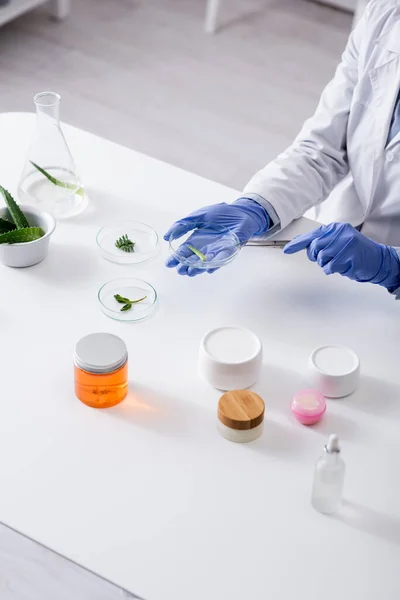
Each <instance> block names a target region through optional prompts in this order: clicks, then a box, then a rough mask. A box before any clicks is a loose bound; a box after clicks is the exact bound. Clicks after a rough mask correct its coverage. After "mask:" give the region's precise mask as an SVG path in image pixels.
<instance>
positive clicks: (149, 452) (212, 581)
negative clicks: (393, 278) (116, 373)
mask: <svg viewBox="0 0 400 600" xmlns="http://www.w3.org/2000/svg"><path fill="white" fill-rule="evenodd" d="M33 124H34V117H33V116H32V115H23V114H20V115H17V114H12V115H1V116H0V139H1V145H0V183H1V184H2V185H4V186H5V187H8V188H9V189H10V191H12V192H15V191H16V187H17V183H18V178H19V172H20V169H21V168H22V163H23V160H24V154H25V151H26V148H27V145H28V144H29V140H30V136H31V133H32V128H33ZM64 131H65V134H66V137H67V139H68V141H69V143H70V147H71V150H72V152H73V154H74V156H75V159H76V162H77V164H78V166H79V169H80V172H81V175H82V179H83V181H84V183H85V185H86V188H87V190H88V193H89V195H90V199H91V204H90V207H89V208H88V210H87V211H86V212H85V213H84V214H82V215H81V216H80V217H79V218H76V219H74V220H71V221H68V222H63V223H59V225H58V227H57V230H56V233H55V235H54V238H53V240H52V245H51V251H50V255H49V257H48V259H47V260H46V261H45V262H43V263H42V264H40V265H38V266H36V267H33V268H30V269H26V270H12V269H7V268H6V267H2V268H1V293H0V331H1V337H0V343H1V346H0V348H1V350H0V357H1V382H2V386H1V398H0V490H1V492H0V521H2V522H4V523H6V524H8V525H10V526H11V527H14V528H15V529H17V530H19V531H21V532H23V533H24V534H26V535H28V536H30V537H32V538H34V539H36V540H38V541H40V542H41V543H43V544H45V545H47V546H49V547H50V548H52V549H54V550H56V551H57V552H59V553H61V554H63V555H65V556H67V557H69V558H71V559H73V560H74V561H76V562H78V563H80V564H82V565H84V566H86V567H87V568H89V569H91V570H93V571H94V572H96V573H99V574H101V575H102V576H103V577H105V578H107V579H109V580H111V581H114V582H115V583H117V584H119V585H121V586H123V587H125V588H126V589H129V590H131V591H132V592H135V593H136V594H138V595H140V596H142V597H144V598H145V599H146V600H205V599H207V600H223V599H224V600H225V599H228V598H229V600H243V599H246V600H247V599H248V600H265V599H266V598H271V599H273V600H289V599H292V598H296V599H298V600H321V599H324V600H337V598H343V599H345V600H347V599H350V598H351V599H352V600H377V598H379V599H382V600H398V598H399V597H400V575H399V565H400V458H399V456H400V367H399V365H400V360H399V356H400V355H399V344H400V302H396V301H395V300H394V299H393V298H391V297H390V296H389V294H387V293H386V292H385V291H384V290H382V289H380V288H378V287H374V286H369V285H364V286H363V285H360V284H355V283H352V282H351V281H349V280H347V279H345V278H340V277H339V276H332V277H325V276H324V274H323V273H322V271H320V270H319V269H318V267H316V266H315V265H314V264H311V263H309V262H308V261H307V259H306V257H305V255H298V256H292V257H288V256H285V255H284V254H283V253H282V252H281V251H279V250H273V249H267V248H254V247H252V248H245V249H244V250H242V252H241V253H240V255H239V257H238V258H237V259H236V261H235V262H233V263H232V264H231V265H229V266H228V267H226V268H224V269H223V270H221V271H219V272H217V273H216V274H214V275H212V276H208V275H203V276H201V277H198V278H196V279H189V278H186V277H180V276H178V275H177V274H176V273H175V272H174V271H171V270H167V269H166V268H164V266H163V263H164V259H165V257H166V256H167V247H166V244H165V243H163V244H162V252H161V255H160V256H159V257H158V258H157V259H156V260H154V261H153V262H151V263H148V264H145V265H143V266H141V267H135V268H133V267H132V268H131V267H122V266H118V265H113V264H111V263H107V262H105V261H104V260H103V259H102V258H101V257H100V256H99V253H98V250H97V247H96V242H95V237H96V233H97V231H98V229H99V228H100V227H101V226H103V225H105V224H106V223H109V222H112V221H115V220H119V221H124V220H125V219H135V220H140V221H144V222H147V223H150V224H152V225H153V226H154V227H155V228H156V229H157V231H158V232H159V233H160V234H162V232H163V231H164V230H165V229H166V228H167V227H168V226H169V225H170V223H171V222H172V221H173V220H175V219H176V218H178V217H180V216H183V215H185V214H186V213H188V212H189V211H191V210H192V209H194V208H196V207H199V206H202V205H205V204H211V203H215V202H221V201H231V200H233V199H234V198H235V197H236V196H237V192H235V191H234V190H230V189H228V188H226V187H223V186H221V185H218V184H216V183H213V182H211V181H207V180H205V179H202V178H200V177H197V176H195V175H192V174H190V173H186V172H184V171H181V170H179V169H176V168H174V167H172V166H169V165H167V164H164V163H160V162H158V161H156V160H153V159H151V158H148V157H146V156H143V155H141V154H138V153H136V152H133V151H131V150H128V149H126V148H122V147H120V146H118V145H115V144H112V143H110V142H108V141H105V140H103V139H100V138H98V137H95V136H93V135H91V134H88V133H85V132H83V131H79V130H77V129H74V128H72V127H67V126H65V128H64ZM132 135H133V136H134V132H133V133H132ZM188 151H190V149H188ZM125 275H126V276H129V275H134V276H137V277H140V278H143V279H145V280H148V281H149V282H150V283H152V284H153V285H154V286H155V287H156V289H157V291H158V292H159V297H160V306H159V310H158V312H157V313H156V314H155V315H154V317H153V318H151V319H150V320H148V321H145V322H142V323H139V324H135V325H127V324H121V323H117V322H113V321H111V320H109V319H107V318H106V317H105V316H104V315H103V314H102V313H101V311H100V309H99V305H98V302H97V291H98V288H99V287H100V286H101V285H102V284H103V283H104V282H106V281H108V280H110V279H113V278H117V277H121V276H125ZM223 324H234V325H242V326H246V327H249V328H250V329H252V330H253V331H254V332H255V333H257V334H258V335H259V336H260V338H261V339H262V342H263V344H264V367H263V372H262V377H261V379H260V381H259V383H258V384H257V385H256V386H255V388H254V389H255V390H256V391H257V392H258V393H259V394H260V395H261V396H262V397H263V398H264V399H265V402H266V423H265V425H266V426H265V433H264V436H263V437H262V438H260V439H259V440H257V441H256V442H253V443H251V444H248V445H235V444H233V443H230V442H228V441H227V440H225V439H223V438H222V437H221V436H220V435H219V433H218V432H217V429H216V406H217V400H218V398H219V395H220V394H219V392H218V391H216V390H213V389H211V388H210V387H208V386H207V385H206V384H205V383H204V382H202V381H201V380H200V379H199V378H198V376H197V369H196V359H197V350H198V345H199V342H200V339H201V337H202V336H203V334H204V333H205V332H206V331H207V330H209V329H210V328H213V327H216V326H220V325H223ZM96 331H107V332H112V333H115V334H117V335H119V336H121V337H123V339H124V340H125V341H126V343H127V345H128V348H129V353H130V394H129V397H128V398H127V400H126V401H125V402H124V403H123V404H121V405H120V406H118V407H116V408H114V409H109V410H103V411H101V410H98V411H96V410H93V409H90V408H87V407H86V406H84V405H83V404H81V403H80V402H79V401H78V400H77V399H76V398H75V396H74V391H73V371H72V351H73V347H74V344H75V343H76V341H77V340H78V339H79V338H80V337H82V336H84V335H86V334H87V333H91V332H96ZM327 343H340V344H345V345H348V346H349V347H350V348H352V349H353V350H354V351H355V352H357V354H358V355H359V357H360V360H361V368H362V380H361V385H360V388H359V390H358V391H357V392H356V394H355V395H354V396H352V397H349V398H347V399H344V400H336V401H334V400H332V401H329V403H328V410H327V413H326V415H325V417H324V419H323V421H322V422H321V423H320V424H319V425H318V426H316V427H313V428H306V427H303V426H302V425H300V424H299V423H298V422H297V421H295V420H294V419H293V417H292V416H291V414H290V411H289V405H290V401H291V397H292V395H293V393H294V392H295V391H296V390H298V389H300V388H302V387H304V386H306V385H307V361H308V357H309V355H310V353H311V351H312V350H313V348H315V347H316V346H318V345H322V344H327ZM333 432H334V433H337V434H338V435H339V436H340V437H341V439H342V445H343V458H344V460H345V462H346V465H347V474H346V482H345V503H344V506H343V509H342V511H341V512H340V513H339V514H338V515H337V516H336V517H324V516H322V515H320V514H318V513H316V512H315V511H314V510H313V509H312V507H311V505H310V492H311V484H312V478H313V468H314V463H315V461H316V459H317V458H318V456H319V454H320V452H321V450H322V448H323V445H324V443H325V441H326V438H327V436H328V434H330V433H333Z"/></svg>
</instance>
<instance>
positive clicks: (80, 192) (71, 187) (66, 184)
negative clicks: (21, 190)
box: [30, 160, 84, 196]
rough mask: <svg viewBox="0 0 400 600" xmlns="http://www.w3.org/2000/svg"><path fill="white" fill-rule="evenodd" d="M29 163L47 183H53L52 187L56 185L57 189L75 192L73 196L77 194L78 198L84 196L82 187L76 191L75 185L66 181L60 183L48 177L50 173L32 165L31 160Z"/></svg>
mask: <svg viewBox="0 0 400 600" xmlns="http://www.w3.org/2000/svg"><path fill="white" fill-rule="evenodd" d="M30 162H31V165H33V166H34V167H35V169H37V170H38V171H39V173H41V174H42V175H44V176H45V177H47V179H48V180H49V181H51V183H54V185H58V187H62V188H66V189H67V190H75V194H78V195H79V196H83V195H84V190H83V188H82V187H81V188H79V189H78V190H77V189H75V188H76V185H74V184H73V183H69V182H68V181H61V179H57V178H56V177H53V175H50V173H49V172H48V171H46V170H45V169H42V167H39V165H37V164H36V163H34V162H33V161H32V160H31V161H30Z"/></svg>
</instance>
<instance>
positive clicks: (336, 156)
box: [165, 0, 400, 297]
mask: <svg viewBox="0 0 400 600" xmlns="http://www.w3.org/2000/svg"><path fill="white" fill-rule="evenodd" d="M307 211H308V212H307ZM305 213H307V216H310V217H311V218H313V219H315V220H317V221H319V222H321V223H324V225H321V227H320V228H318V229H316V230H314V231H312V232H311V233H309V234H305V235H302V236H298V237H297V238H295V239H294V240H293V241H292V242H290V243H289V244H288V245H287V246H286V248H285V252H286V253H287V254H291V253H294V252H298V251H299V250H306V251H307V254H308V257H309V258H310V260H312V261H314V262H316V263H317V264H318V265H319V266H320V267H321V268H323V269H324V271H325V273H326V274H331V273H340V274H342V275H345V276H347V277H349V278H351V279H353V280H356V281H360V282H369V283H376V284H379V285H382V286H384V287H386V288H387V289H388V290H389V291H390V292H391V293H394V294H395V295H396V297H399V296H400V259H399V255H400V3H399V4H398V3H397V1H396V0H371V2H370V3H369V5H368V6H367V9H366V11H365V13H364V16H363V18H362V19H361V20H360V22H359V24H358V25H357V27H356V28H355V30H354V31H353V32H352V34H351V35H350V38H349V41H348V44H347V47H346V50H345V52H344V54H343V56H342V61H341V63H340V65H339V66H338V68H337V70H336V73H335V76H334V78H333V80H332V81H331V82H330V83H329V84H328V86H327V87H326V89H325V90H324V92H323V94H322V96H321V99H320V102H319V105H318V107H317V110H316V112H315V114H314V116H313V117H312V118H311V119H309V120H308V121H307V122H306V123H305V125H304V126H303V129H302V131H301V132H300V134H299V135H298V137H297V138H296V139H295V141H294V142H293V144H292V145H291V146H290V147H289V148H288V149H287V150H286V151H285V152H284V153H283V154H281V155H280V156H278V157H277V158H276V160H274V161H273V162H271V163H270V164H268V165H267V166H266V167H265V168H264V169H262V170H261V171H259V172H258V173H257V174H256V175H255V176H254V177H253V178H252V179H251V181H250V182H249V183H248V185H247V186H246V188H245V190H244V192H243V194H242V197H241V198H239V199H238V200H237V201H236V202H233V203H232V204H225V203H223V204H217V205H212V206H207V207H205V208H202V209H200V210H198V211H196V212H195V213H193V214H191V215H189V216H188V217H186V218H183V219H181V220H179V221H177V222H176V223H175V224H174V225H173V226H172V227H171V228H170V229H169V231H168V232H167V233H166V234H165V239H169V236H170V235H171V233H172V232H177V231H178V230H179V231H180V232H182V234H183V233H185V232H187V231H190V230H192V229H194V228H195V227H198V226H200V227H201V226H203V225H204V226H206V225H207V224H211V223H212V224H218V225H222V226H225V227H228V228H229V229H231V230H232V231H234V232H235V233H236V234H237V235H238V237H239V239H240V241H241V242H242V243H245V242H246V241H247V240H249V239H250V237H253V236H255V235H260V234H265V233H266V232H268V233H269V234H270V235H271V236H272V235H273V234H274V233H276V232H277V231H279V230H280V229H283V228H284V227H286V226H287V225H288V224H289V223H291V222H292V221H293V220H294V219H297V218H299V217H301V216H302V215H304V214H305ZM217 235H218V234H216V236H217ZM196 236H200V237H199V238H198V240H197V241H199V242H200V248H199V249H200V250H201V251H202V252H203V253H204V254H205V255H206V256H207V257H208V258H210V259H211V260H213V258H214V256H215V258H216V259H219V258H221V257H219V256H218V252H219V250H218V240H217V239H216V240H215V252H214V248H213V243H212V242H211V243H210V241H209V240H208V242H207V246H206V247H201V234H200V233H196V231H194V232H193V234H192V239H191V241H190V242H189V243H191V244H192V245H193V246H194V247H196V248H198V247H199V245H198V244H197V242H196ZM196 244H197V245H196ZM167 266H169V267H176V268H177V271H178V273H180V274H181V275H189V276H195V275H197V274H199V273H201V272H203V271H199V270H197V269H196V268H195V267H191V266H187V265H183V264H180V263H179V262H178V261H177V260H176V259H175V258H170V259H168V261H167ZM213 271H214V269H212V268H211V265H210V272H213Z"/></svg>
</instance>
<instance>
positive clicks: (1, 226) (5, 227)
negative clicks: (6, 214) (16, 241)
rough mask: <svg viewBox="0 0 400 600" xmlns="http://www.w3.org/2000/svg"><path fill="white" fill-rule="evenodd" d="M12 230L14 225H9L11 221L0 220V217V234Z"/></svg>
mask: <svg viewBox="0 0 400 600" xmlns="http://www.w3.org/2000/svg"><path fill="white" fill-rule="evenodd" d="M13 229H16V227H15V225H14V223H11V221H7V219H2V218H1V217H0V233H6V232H7V231H12V230H13Z"/></svg>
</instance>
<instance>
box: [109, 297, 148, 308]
mask: <svg viewBox="0 0 400 600" xmlns="http://www.w3.org/2000/svg"><path fill="white" fill-rule="evenodd" d="M114 298H115V299H116V301H117V302H119V303H120V304H123V305H124V306H123V307H122V308H121V312H125V311H127V310H131V308H132V305H133V304H138V303H139V302H143V300H146V298H147V296H143V298H139V300H129V298H124V297H123V296H121V295H120V294H115V295H114Z"/></svg>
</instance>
